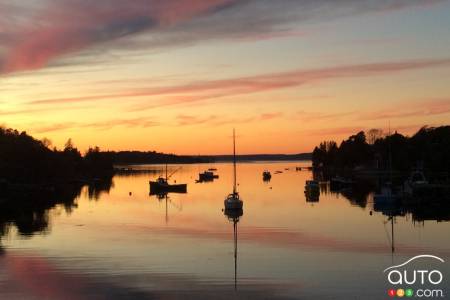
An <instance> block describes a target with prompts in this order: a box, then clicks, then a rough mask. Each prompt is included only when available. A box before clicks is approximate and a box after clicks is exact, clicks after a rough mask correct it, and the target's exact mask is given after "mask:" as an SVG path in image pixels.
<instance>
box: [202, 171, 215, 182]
mask: <svg viewBox="0 0 450 300" xmlns="http://www.w3.org/2000/svg"><path fill="white" fill-rule="evenodd" d="M217 178H219V175H217V174H214V172H212V171H205V172H203V173H199V174H198V181H199V182H203V181H213V180H214V179H217Z"/></svg>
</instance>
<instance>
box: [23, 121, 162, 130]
mask: <svg viewBox="0 0 450 300" xmlns="http://www.w3.org/2000/svg"><path fill="white" fill-rule="evenodd" d="M158 125H160V123H159V122H158V121H156V120H155V118H153V117H140V118H129V119H110V120H105V121H97V122H89V123H82V122H63V123H50V124H48V123H47V124H34V125H33V126H31V131H32V132H34V133H47V132H54V131H61V130H67V129H79V128H93V129H98V130H108V129H111V128H114V127H119V126H121V127H126V128H137V127H140V128H148V127H154V126H158Z"/></svg>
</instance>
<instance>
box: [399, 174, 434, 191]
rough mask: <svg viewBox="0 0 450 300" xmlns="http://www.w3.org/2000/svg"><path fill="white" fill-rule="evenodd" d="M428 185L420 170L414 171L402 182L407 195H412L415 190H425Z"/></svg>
mask: <svg viewBox="0 0 450 300" xmlns="http://www.w3.org/2000/svg"><path fill="white" fill-rule="evenodd" d="M429 187H430V184H429V183H428V180H427V179H426V178H425V175H424V174H423V173H422V172H421V171H414V172H412V173H411V175H410V176H409V178H408V180H406V181H405V183H404V187H403V189H404V191H405V194H407V195H414V194H415V193H417V192H422V191H426V190H427V189H428V188H429Z"/></svg>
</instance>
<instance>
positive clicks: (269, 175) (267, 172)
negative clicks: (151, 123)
mask: <svg viewBox="0 0 450 300" xmlns="http://www.w3.org/2000/svg"><path fill="white" fill-rule="evenodd" d="M262 175H263V180H264V181H269V180H270V179H271V178H272V174H270V172H269V171H267V170H266V171H264V172H263V174H262Z"/></svg>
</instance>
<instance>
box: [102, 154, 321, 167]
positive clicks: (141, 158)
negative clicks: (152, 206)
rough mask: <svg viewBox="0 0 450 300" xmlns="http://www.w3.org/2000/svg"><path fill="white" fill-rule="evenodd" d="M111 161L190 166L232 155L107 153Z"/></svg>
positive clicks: (256, 157) (286, 157)
mask: <svg viewBox="0 0 450 300" xmlns="http://www.w3.org/2000/svg"><path fill="white" fill-rule="evenodd" d="M107 153H108V154H109V155H110V156H111V157H112V161H113V162H114V164H116V165H123V164H162V163H168V164H174V163H178V164H183V163H184V164H190V163H213V162H229V161H232V160H233V155H199V156H186V155H175V154H165V153H158V152H153V151H149V152H141V151H120V152H107ZM311 158H312V153H300V154H246V155H236V160H238V161H291V160H294V161H295V160H310V159H311Z"/></svg>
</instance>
